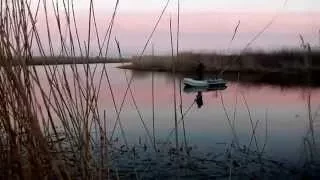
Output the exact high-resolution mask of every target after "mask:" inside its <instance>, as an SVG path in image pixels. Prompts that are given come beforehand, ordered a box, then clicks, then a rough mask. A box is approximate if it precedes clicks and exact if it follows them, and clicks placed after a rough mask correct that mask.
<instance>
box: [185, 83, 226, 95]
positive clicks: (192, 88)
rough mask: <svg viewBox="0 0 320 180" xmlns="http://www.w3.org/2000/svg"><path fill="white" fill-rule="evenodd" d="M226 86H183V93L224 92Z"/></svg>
mask: <svg viewBox="0 0 320 180" xmlns="http://www.w3.org/2000/svg"><path fill="white" fill-rule="evenodd" d="M226 88H227V86H213V87H208V86H207V87H204V86H189V85H188V86H185V87H184V88H183V92H185V93H195V92H210V91H221V90H225V89H226Z"/></svg>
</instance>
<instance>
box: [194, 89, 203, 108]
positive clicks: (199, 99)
mask: <svg viewBox="0 0 320 180" xmlns="http://www.w3.org/2000/svg"><path fill="white" fill-rule="evenodd" d="M195 101H196V103H197V105H198V108H201V107H202V105H203V100H202V92H200V91H199V92H198V94H197V96H196V99H195Z"/></svg>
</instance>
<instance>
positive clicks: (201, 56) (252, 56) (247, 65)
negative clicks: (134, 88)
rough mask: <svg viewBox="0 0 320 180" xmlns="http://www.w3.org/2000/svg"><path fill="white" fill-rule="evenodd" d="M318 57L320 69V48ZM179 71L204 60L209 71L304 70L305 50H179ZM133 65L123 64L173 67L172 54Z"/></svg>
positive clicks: (156, 68) (315, 66) (315, 63)
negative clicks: (193, 51) (210, 51)
mask: <svg viewBox="0 0 320 180" xmlns="http://www.w3.org/2000/svg"><path fill="white" fill-rule="evenodd" d="M309 56H310V57H312V59H315V61H313V62H312V64H311V65H310V68H311V69H310V70H312V71H319V70H320V63H319V62H318V60H317V59H319V57H320V53H319V51H312V52H311V53H310V54H309ZM174 62H175V66H176V67H177V68H176V71H177V72H193V71H194V70H195V69H196V67H197V65H198V64H199V63H200V62H202V63H203V64H204V66H205V71H207V72H218V73H219V72H221V71H223V72H260V73H268V72H283V73H286V72H304V71H305V70H306V64H305V62H304V51H302V50H282V51H274V52H244V53H242V54H240V55H238V54H230V55H226V54H225V55H224V54H217V53H211V54H210V53H191V52H190V53H188V52H185V53H180V54H179V58H178V59H177V60H176V61H174ZM131 63H132V64H131V65H130V64H129V65H125V66H121V68H128V69H135V70H147V71H148V70H149V71H151V70H154V71H169V72H170V71H172V61H171V58H170V57H169V56H156V57H151V56H144V57H143V58H141V60H140V61H137V60H136V59H135V58H132V59H131Z"/></svg>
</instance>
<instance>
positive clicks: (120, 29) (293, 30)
mask: <svg viewBox="0 0 320 180" xmlns="http://www.w3.org/2000/svg"><path fill="white" fill-rule="evenodd" d="M98 9H99V8H98ZM61 11H62V10H61ZM159 14H160V11H155V12H129V11H119V12H118V15H117V17H116V21H115V26H114V31H113V34H112V37H111V39H112V41H111V43H112V44H111V54H112V55H116V49H115V43H114V41H113V39H114V37H115V36H116V37H117V39H118V40H119V41H120V44H121V48H122V49H123V54H125V55H136V54H138V52H140V51H141V49H142V48H143V46H144V44H145V42H146V39H147V37H148V36H149V34H150V33H151V31H152V28H153V26H154V24H155V22H156V20H157V17H158V16H159ZM276 14H277V13H276V11H270V10H269V11H261V12H257V11H243V10H239V11H235V10H233V11H230V12H227V11H198V12H183V13H181V22H180V32H181V33H180V48H181V50H182V51H223V52H226V51H230V50H241V49H242V48H243V47H245V45H246V44H247V43H248V42H249V41H250V40H251V39H252V38H253V37H254V36H255V35H256V34H257V33H258V32H259V31H261V30H262V29H263V27H265V26H266V25H267V24H268V23H269V22H270V20H271V19H272V18H273V17H274V16H275V15H276ZM40 15H41V12H40ZM277 15H278V16H277V18H276V19H275V21H274V23H273V24H272V25H271V26H270V27H269V28H268V29H267V30H266V31H265V32H264V33H263V34H262V36H261V37H260V38H259V39H257V40H256V41H255V43H254V44H253V45H252V46H251V48H253V49H263V50H270V49H279V48H294V47H299V44H300V40H299V37H298V36H299V34H302V35H303V36H304V38H305V41H306V42H309V43H310V44H311V45H313V46H320V42H319V41H320V34H319V29H320V21H318V19H320V13H316V12H314V11H310V12H308V11H295V12H280V13H278V14H277ZM110 16H111V12H102V11H101V8H100V10H99V11H97V13H96V18H97V26H98V30H99V36H100V38H102V37H103V35H104V33H105V31H106V29H107V26H108V23H109V20H110ZM170 16H171V15H170V13H169V12H168V13H166V14H165V15H164V16H163V18H162V20H161V22H160V24H159V27H158V29H157V30H156V32H155V34H154V36H153V38H152V40H151V42H152V43H153V44H154V45H155V48H156V53H160V54H168V53H169V52H170V36H169V19H170ZM61 18H62V19H63V20H62V22H63V23H62V24H65V23H66V21H65V19H64V14H61ZM76 20H77V26H78V28H79V33H80V39H81V41H82V42H84V41H86V40H87V35H88V33H87V32H88V13H86V11H84V12H83V13H81V12H80V11H77V12H76ZM176 20H177V18H176V16H175V14H172V23H173V31H174V32H175V31H176V24H177V21H176ZM239 20H240V22H241V23H240V26H239V29H238V34H237V36H236V38H235V40H234V42H233V43H232V44H229V42H230V39H231V37H232V34H233V31H234V28H235V26H236V24H237V22H238V21H239ZM49 21H50V22H49V24H50V30H51V32H52V33H53V35H52V37H53V39H54V38H55V37H58V36H57V32H58V31H57V25H56V20H55V19H54V16H53V13H51V14H49ZM37 26H38V29H39V31H40V35H41V37H44V38H42V39H43V41H44V44H47V43H46V42H45V41H46V39H47V38H46V37H47V33H46V28H45V27H46V26H45V19H44V16H40V17H39V18H38V21H37ZM92 28H93V26H92ZM62 29H63V30H64V31H63V32H66V31H65V30H66V28H64V27H63V28H62ZM92 31H94V29H92ZM54 32H55V33H54ZM74 34H75V33H74ZM74 37H75V36H74ZM174 38H175V33H174ZM54 40H55V41H54V43H55V47H56V48H58V49H59V48H60V46H59V43H60V42H59V38H57V39H54ZM174 42H175V40H174ZM82 44H83V43H82ZM91 46H92V51H91V55H93V56H94V55H97V49H98V45H97V40H96V35H95V33H92V44H91ZM150 49H151V48H148V50H147V53H150V52H151V50H150Z"/></svg>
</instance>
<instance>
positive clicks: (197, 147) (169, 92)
mask: <svg viewBox="0 0 320 180" xmlns="http://www.w3.org/2000/svg"><path fill="white" fill-rule="evenodd" d="M119 65H120V64H108V65H106V67H107V72H108V75H109V77H110V84H111V85H112V91H113V94H114V98H115V102H116V104H117V108H118V109H120V106H121V102H122V100H123V97H124V94H125V92H126V89H127V82H128V81H130V78H131V77H132V78H133V79H132V84H131V92H132V96H131V93H130V91H128V93H127V97H126V99H125V101H124V104H123V107H122V111H121V114H120V116H119V117H120V121H121V124H122V128H123V131H121V130H120V128H119V126H116V128H115V133H114V135H113V136H112V134H113V133H112V132H113V129H114V127H115V122H116V119H117V114H116V111H115V108H114V104H113V101H112V96H111V93H110V89H109V87H108V83H107V80H106V78H103V79H102V83H101V90H100V94H99V100H98V103H99V109H100V110H101V112H99V113H100V114H103V112H104V111H105V112H106V120H107V133H108V137H111V136H112V137H113V139H112V140H114V141H115V142H117V143H118V144H120V146H123V145H125V144H126V143H127V145H128V146H129V148H133V147H139V146H141V147H143V148H142V149H144V151H146V149H147V147H148V149H153V147H154V144H153V140H154V139H155V142H156V145H155V146H156V149H159V150H158V151H159V152H160V147H164V146H166V145H167V146H169V151H170V148H174V147H175V144H176V142H177V141H178V145H179V148H181V149H183V148H185V149H188V148H190V149H192V150H193V151H194V152H195V154H196V155H200V154H206V155H209V154H212V153H213V154H219V153H224V152H226V150H227V151H228V148H230V147H233V146H237V147H239V148H240V149H242V150H243V149H248V150H250V151H252V152H258V153H260V155H263V156H266V157H268V158H270V159H272V160H274V161H279V162H286V163H290V164H293V165H302V166H303V164H304V163H305V162H306V159H309V154H310V152H311V151H310V150H308V148H307V147H309V146H306V145H307V144H308V145H310V144H312V145H313V148H311V149H312V152H313V153H312V158H317V157H319V151H318V150H319V143H320V114H319V112H318V111H319V110H320V88H317V87H312V88H308V87H307V86H290V87H285V86H280V85H268V84H261V83H259V84H254V83H248V82H246V83H242V82H240V81H238V82H237V81H229V82H228V83H227V88H226V89H224V90H218V91H208V92H202V100H203V105H202V106H201V107H198V106H197V104H196V103H195V99H196V97H197V94H198V93H197V91H195V92H190V89H189V90H188V89H187V90H184V85H183V84H182V83H181V84H180V79H181V77H183V76H182V75H178V76H177V77H176V78H175V82H176V101H177V106H176V107H177V108H176V112H177V124H178V126H177V128H176V129H175V115H174V91H173V76H172V75H170V74H168V73H160V72H154V73H151V72H137V71H130V70H122V69H119V68H117V66H119ZM90 66H91V68H93V67H94V66H97V70H96V71H97V74H100V73H101V71H102V67H100V65H90ZM79 67H82V65H79ZM39 69H40V67H39ZM39 72H42V71H41V70H40V71H39ZM66 72H67V74H68V73H70V74H68V75H70V76H71V70H70V69H69V70H68V68H67V71H66ZM125 72H126V75H127V78H128V79H126V76H125ZM79 73H80V75H81V73H84V71H83V70H81V68H79ZM40 77H41V74H40ZM97 77H98V76H97ZM152 79H153V80H152ZM41 81H43V82H44V83H45V79H42V80H41ZM98 82H99V81H98V78H97V79H94V83H98ZM152 82H153V94H154V105H153V104H152ZM180 87H181V96H180ZM132 97H134V101H133V98H132ZM181 102H182V112H183V114H184V118H183V120H181V119H182V118H181V112H180V104H181ZM153 109H154V116H153ZM310 117H311V118H310ZM253 131H254V136H253ZM177 135H178V136H177ZM176 137H177V138H176ZM181 151H182V150H181ZM169 154H170V153H169ZM149 156H151V157H152V156H154V157H156V155H154V154H152V153H151V154H149ZM120 159H121V158H120ZM114 161H115V162H117V163H114V164H115V165H117V166H119V167H123V166H126V165H124V164H127V163H128V162H129V160H128V158H124V160H122V161H118V159H117V158H115V160H114ZM158 161H159V159H158ZM148 167H150V166H149V165H148Z"/></svg>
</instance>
